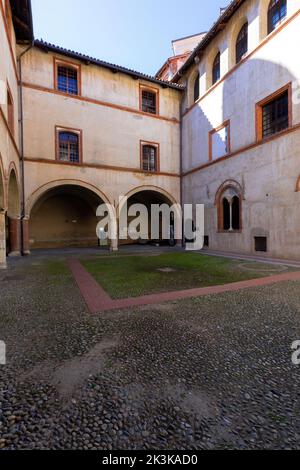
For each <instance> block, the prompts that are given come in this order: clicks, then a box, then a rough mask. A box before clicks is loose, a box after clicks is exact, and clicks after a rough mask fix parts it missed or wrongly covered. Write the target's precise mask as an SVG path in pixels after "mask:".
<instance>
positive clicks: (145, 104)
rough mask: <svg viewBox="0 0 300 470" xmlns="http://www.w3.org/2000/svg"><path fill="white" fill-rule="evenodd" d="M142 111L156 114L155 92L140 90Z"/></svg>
mask: <svg viewBox="0 0 300 470" xmlns="http://www.w3.org/2000/svg"><path fill="white" fill-rule="evenodd" d="M142 111H143V112H144V113H150V114H157V106H156V93H153V92H152V91H148V90H143V91H142Z"/></svg>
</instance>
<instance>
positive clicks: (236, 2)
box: [172, 0, 246, 83]
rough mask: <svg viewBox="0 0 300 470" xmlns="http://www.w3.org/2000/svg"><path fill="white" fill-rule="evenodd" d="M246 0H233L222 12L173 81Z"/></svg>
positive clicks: (175, 80) (183, 72) (178, 77)
mask: <svg viewBox="0 0 300 470" xmlns="http://www.w3.org/2000/svg"><path fill="white" fill-rule="evenodd" d="M245 1H246V0H233V1H232V2H231V3H230V5H229V6H228V7H227V8H226V10H225V11H224V13H222V14H221V15H220V17H219V19H218V20H217V21H216V23H215V24H214V25H213V26H212V28H211V29H210V30H209V31H208V33H207V34H206V35H205V36H204V38H203V39H202V41H201V42H200V43H199V44H198V46H197V47H196V48H195V50H194V52H193V53H192V54H191V56H190V57H189V58H188V60H187V61H186V62H185V64H183V66H182V67H181V68H180V69H179V70H178V72H177V73H176V74H175V75H174V77H173V78H172V83H177V82H178V80H180V78H181V77H182V76H183V75H184V74H185V72H186V71H187V70H188V69H189V67H190V66H191V65H192V64H193V63H194V60H195V58H196V57H197V56H198V55H199V54H200V53H201V52H202V51H204V49H205V48H206V47H207V46H208V45H209V44H210V42H211V41H212V40H213V39H214V38H215V37H216V36H217V35H218V34H219V33H220V32H221V31H223V29H224V28H225V26H226V25H227V23H228V21H229V20H230V19H231V17H232V16H233V15H234V14H235V12H236V11H237V10H238V9H239V8H240V6H241V5H242V4H243V3H245Z"/></svg>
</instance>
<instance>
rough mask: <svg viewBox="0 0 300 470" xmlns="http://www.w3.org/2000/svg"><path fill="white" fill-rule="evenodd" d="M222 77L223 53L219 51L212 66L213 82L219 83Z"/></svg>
mask: <svg viewBox="0 0 300 470" xmlns="http://www.w3.org/2000/svg"><path fill="white" fill-rule="evenodd" d="M220 78H221V54H220V51H219V52H218V53H217V55H216V57H215V60H214V62H213V67H212V84H213V85H214V84H215V83H217V82H218V81H219V80H220Z"/></svg>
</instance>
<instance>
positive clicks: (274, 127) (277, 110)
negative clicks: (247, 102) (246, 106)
mask: <svg viewBox="0 0 300 470" xmlns="http://www.w3.org/2000/svg"><path fill="white" fill-rule="evenodd" d="M291 93H292V92H291V84H288V85H286V86H285V87H283V88H281V89H280V90H278V91H277V92H275V93H274V94H272V95H270V96H269V97H267V98H266V99H264V100H263V101H261V102H260V103H258V104H257V105H256V134H257V140H262V139H265V138H268V137H271V136H273V135H275V134H277V133H279V132H282V131H284V130H286V129H288V128H289V127H291V125H292V101H291Z"/></svg>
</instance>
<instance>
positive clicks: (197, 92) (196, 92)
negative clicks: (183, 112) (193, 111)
mask: <svg viewBox="0 0 300 470" xmlns="http://www.w3.org/2000/svg"><path fill="white" fill-rule="evenodd" d="M199 97H200V74H199V73H197V75H196V78H195V81H194V103H195V102H196V101H198V99H199Z"/></svg>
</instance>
